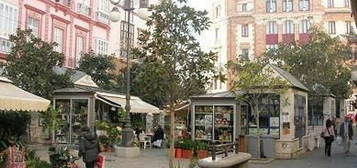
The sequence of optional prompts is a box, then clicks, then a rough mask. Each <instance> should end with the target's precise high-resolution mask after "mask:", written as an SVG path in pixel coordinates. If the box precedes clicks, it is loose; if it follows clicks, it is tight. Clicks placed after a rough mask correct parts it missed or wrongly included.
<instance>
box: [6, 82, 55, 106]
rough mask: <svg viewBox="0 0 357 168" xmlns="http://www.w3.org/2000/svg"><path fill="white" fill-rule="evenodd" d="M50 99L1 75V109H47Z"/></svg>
mask: <svg viewBox="0 0 357 168" xmlns="http://www.w3.org/2000/svg"><path fill="white" fill-rule="evenodd" d="M49 104H50V101H49V100H47V99H44V98H42V97H39V96H36V95H34V94H32V93H29V92H27V91H25V90H22V89H20V88H19V87H16V86H15V85H13V84H11V81H10V80H8V79H7V78H5V77H1V76H0V110H16V111H21V110H22V111H46V110H47V108H48V106H49Z"/></svg>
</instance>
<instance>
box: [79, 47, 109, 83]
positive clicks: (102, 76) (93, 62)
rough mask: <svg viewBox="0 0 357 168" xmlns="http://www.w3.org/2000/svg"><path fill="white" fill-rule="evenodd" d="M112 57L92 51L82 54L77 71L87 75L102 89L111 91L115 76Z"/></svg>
mask: <svg viewBox="0 0 357 168" xmlns="http://www.w3.org/2000/svg"><path fill="white" fill-rule="evenodd" d="M113 59H114V57H113V56H109V55H101V54H96V53H94V52H93V51H90V52H89V53H85V54H83V56H82V58H81V60H80V61H79V67H78V70H80V71H83V72H85V73H87V74H88V75H89V76H91V77H92V79H93V81H94V82H95V83H97V84H98V86H99V87H101V88H103V89H108V90H111V89H112V88H113V87H114V86H113V85H114V83H113V80H114V79H115V75H114V74H113V71H114V70H115V65H114V62H113Z"/></svg>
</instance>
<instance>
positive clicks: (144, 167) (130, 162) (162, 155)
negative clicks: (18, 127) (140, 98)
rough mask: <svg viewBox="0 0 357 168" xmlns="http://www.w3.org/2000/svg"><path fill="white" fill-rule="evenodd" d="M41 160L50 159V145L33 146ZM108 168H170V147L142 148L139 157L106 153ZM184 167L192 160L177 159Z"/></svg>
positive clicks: (81, 163) (78, 162)
mask: <svg viewBox="0 0 357 168" xmlns="http://www.w3.org/2000/svg"><path fill="white" fill-rule="evenodd" d="M33 148H34V149H35V150H36V153H37V155H38V156H39V157H40V158H41V160H45V161H49V156H48V146H41V145H36V146H33ZM105 155H106V164H105V165H106V168H168V165H169V157H168V149H154V148H152V149H145V150H144V149H141V155H140V157H138V158H118V157H116V156H115V153H105ZM175 162H176V163H178V162H179V163H180V165H181V166H183V167H184V168H186V167H188V165H189V164H190V160H188V159H181V160H175ZM77 164H78V165H79V166H80V168H83V162H82V160H79V161H77Z"/></svg>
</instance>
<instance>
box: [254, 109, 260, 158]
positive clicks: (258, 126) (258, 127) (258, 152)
mask: <svg viewBox="0 0 357 168" xmlns="http://www.w3.org/2000/svg"><path fill="white" fill-rule="evenodd" d="M254 110H255V112H256V113H257V134H258V137H257V141H258V142H257V154H258V159H260V158H261V151H260V146H261V144H260V125H259V116H260V115H259V110H258V104H257V103H256V104H255V105H254Z"/></svg>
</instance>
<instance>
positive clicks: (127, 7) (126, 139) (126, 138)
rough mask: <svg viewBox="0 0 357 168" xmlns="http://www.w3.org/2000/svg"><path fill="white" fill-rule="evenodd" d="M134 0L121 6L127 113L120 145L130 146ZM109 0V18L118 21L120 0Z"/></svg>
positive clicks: (141, 0)
mask: <svg viewBox="0 0 357 168" xmlns="http://www.w3.org/2000/svg"><path fill="white" fill-rule="evenodd" d="M132 1H134V0H124V5H123V6H122V8H123V10H124V11H125V12H127V16H128V17H127V24H128V26H127V30H128V31H127V40H126V70H127V71H126V73H127V75H126V105H125V111H126V113H127V115H126V117H125V119H124V128H123V130H122V135H123V138H122V146H123V147H132V146H133V139H134V132H133V129H132V126H131V121H130V109H131V107H130V63H129V61H130V56H129V55H130V40H129V39H130V15H131V13H132V11H133V10H134V9H135V8H134V7H133V2H132ZM110 2H111V3H112V4H113V5H115V6H114V7H113V9H112V11H111V12H110V20H111V21H112V22H118V21H120V11H119V8H118V7H119V3H120V0H110ZM144 2H147V1H146V0H144V1H143V0H140V7H143V6H142V5H141V4H143V3H144Z"/></svg>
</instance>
